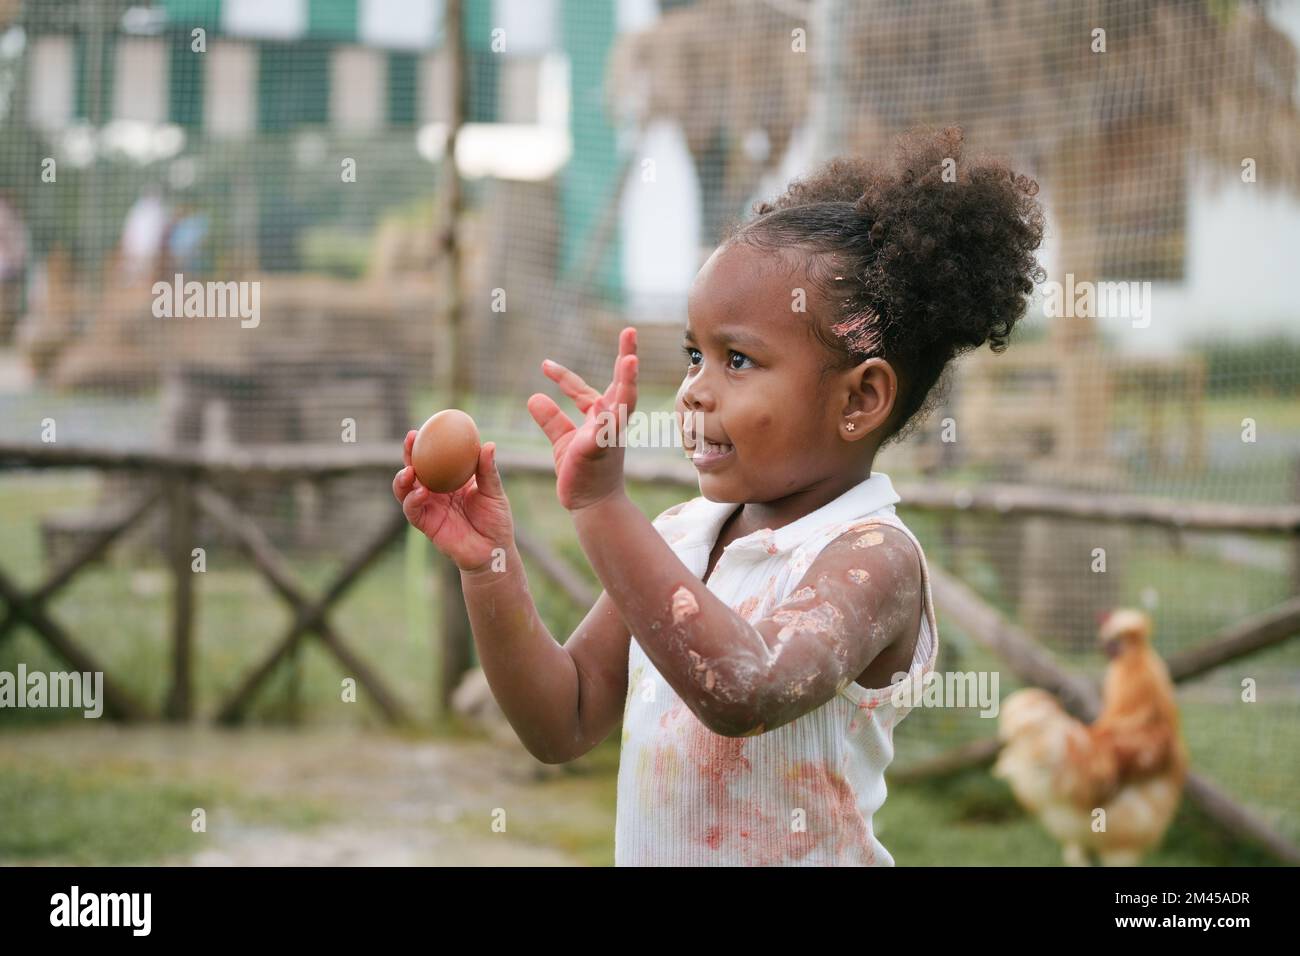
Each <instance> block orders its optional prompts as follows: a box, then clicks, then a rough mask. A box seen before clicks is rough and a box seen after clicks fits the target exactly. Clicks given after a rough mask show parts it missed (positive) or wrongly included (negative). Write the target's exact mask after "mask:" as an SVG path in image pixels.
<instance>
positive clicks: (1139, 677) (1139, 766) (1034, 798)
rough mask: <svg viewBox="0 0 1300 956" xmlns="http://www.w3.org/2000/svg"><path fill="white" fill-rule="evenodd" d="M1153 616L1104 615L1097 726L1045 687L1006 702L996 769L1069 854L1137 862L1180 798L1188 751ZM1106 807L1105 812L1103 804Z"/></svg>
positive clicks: (1077, 861) (1082, 862)
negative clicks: (1155, 644)
mask: <svg viewBox="0 0 1300 956" xmlns="http://www.w3.org/2000/svg"><path fill="white" fill-rule="evenodd" d="M1150 635H1151V619H1150V618H1149V617H1148V616H1147V615H1146V614H1144V613H1143V612H1141V611H1138V610H1132V609H1127V608H1121V609H1118V610H1115V611H1112V612H1111V613H1110V614H1108V615H1106V617H1105V618H1104V619H1103V620H1102V622H1101V627H1100V635H1099V636H1100V640H1101V643H1102V646H1103V647H1104V648H1105V650H1106V653H1107V655H1108V656H1109V657H1110V659H1111V661H1110V664H1109V666H1108V667H1107V669H1106V679H1105V684H1104V687H1103V691H1102V709H1101V714H1100V716H1099V717H1098V718H1097V720H1096V721H1095V722H1094V723H1092V724H1091V725H1088V724H1084V723H1081V722H1080V721H1078V720H1076V719H1075V718H1073V717H1071V716H1070V715H1069V714H1067V713H1066V712H1065V710H1064V709H1063V708H1062V707H1061V705H1060V704H1059V703H1058V702H1057V700H1056V698H1055V697H1053V696H1052V695H1051V694H1050V693H1048V692H1047V691H1045V690H1041V689H1039V688H1028V689H1025V690H1019V691H1016V692H1015V693H1013V694H1011V695H1010V696H1008V697H1007V699H1006V700H1004V701H1003V702H1002V709H1001V715H1000V717H999V719H998V739H999V740H1000V741H1001V742H1002V749H1001V751H1000V753H999V755H998V759H997V762H996V764H995V765H994V767H993V775H994V776H995V777H999V778H1001V779H1003V780H1006V781H1007V782H1008V784H1010V786H1011V791H1012V793H1014V794H1015V797H1016V799H1017V800H1019V801H1020V803H1021V805H1023V806H1024V807H1025V809H1027V810H1029V811H1030V812H1031V813H1033V814H1034V815H1035V816H1037V817H1038V819H1039V822H1041V823H1042V825H1043V827H1044V828H1045V829H1046V830H1047V831H1048V832H1049V833H1050V834H1051V835H1052V836H1053V837H1055V838H1056V839H1057V841H1059V842H1060V843H1061V846H1062V848H1063V853H1064V857H1065V862H1066V863H1067V864H1070V865H1073V866H1086V865H1088V864H1089V863H1090V862H1091V860H1090V857H1091V856H1094V855H1095V856H1096V857H1097V858H1098V859H1099V861H1100V862H1101V863H1102V864H1103V865H1106V866H1133V865H1136V864H1137V863H1138V862H1140V861H1141V859H1142V857H1143V856H1144V855H1145V854H1146V853H1147V852H1148V851H1150V850H1151V849H1153V848H1154V847H1155V846H1157V845H1158V844H1159V842H1160V840H1161V838H1162V837H1163V836H1164V833H1165V830H1166V829H1167V828H1168V826H1169V823H1170V821H1171V820H1172V819H1173V816H1174V813H1175V811H1176V810H1177V809H1178V803H1179V800H1180V799H1181V797H1182V792H1183V784H1184V781H1185V779H1186V775H1187V764H1188V755H1187V748H1186V746H1185V744H1184V742H1183V739H1182V735H1181V733H1180V730H1179V719H1178V706H1177V704H1176V702H1175V700H1174V686H1173V682H1172V681H1171V680H1170V679H1169V670H1168V668H1166V667H1165V663H1164V661H1163V660H1161V659H1160V656H1159V655H1158V654H1156V652H1155V651H1154V650H1153V649H1152V648H1151V646H1150V644H1149V643H1148V640H1149V638H1150ZM1098 809H1100V810H1104V811H1105V814H1104V817H1103V816H1102V815H1101V814H1097V813H1096V811H1097V810H1098Z"/></svg>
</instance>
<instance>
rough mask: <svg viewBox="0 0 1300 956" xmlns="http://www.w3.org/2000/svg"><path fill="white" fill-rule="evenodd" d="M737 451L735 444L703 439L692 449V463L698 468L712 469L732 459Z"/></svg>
mask: <svg viewBox="0 0 1300 956" xmlns="http://www.w3.org/2000/svg"><path fill="white" fill-rule="evenodd" d="M735 453H736V448H735V446H734V445H722V444H718V443H716V442H710V441H701V442H700V443H699V444H698V445H696V446H695V447H694V448H693V449H691V463H692V464H693V465H695V467H696V468H700V469H710V468H716V467H717V466H719V465H722V464H725V463H726V462H728V461H730V460H731V458H732V456H734V455H735Z"/></svg>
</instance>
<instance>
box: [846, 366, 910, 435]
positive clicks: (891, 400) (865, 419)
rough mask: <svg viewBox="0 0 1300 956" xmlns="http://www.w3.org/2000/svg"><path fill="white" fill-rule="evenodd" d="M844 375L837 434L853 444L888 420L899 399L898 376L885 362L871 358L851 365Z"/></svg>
mask: <svg viewBox="0 0 1300 956" xmlns="http://www.w3.org/2000/svg"><path fill="white" fill-rule="evenodd" d="M845 376H846V378H845V384H846V389H845V392H846V394H845V401H844V408H843V409H842V411H841V415H840V417H841V419H842V422H841V425H840V432H841V434H842V435H843V437H844V438H845V439H847V440H849V441H855V440H857V439H858V438H861V437H863V436H864V435H868V434H870V433H872V432H875V431H876V430H878V429H879V428H880V427H881V426H882V425H884V424H885V423H886V422H888V421H889V418H890V416H891V415H892V414H893V411H894V405H895V404H896V403H897V399H898V376H897V375H896V374H895V372H894V368H893V366H892V365H890V364H889V363H888V362H887V361H885V360H884V359H882V358H874V357H873V358H869V359H866V360H864V361H863V362H861V363H860V364H858V365H856V366H854V367H853V368H852V369H850V370H848V371H847V372H846V373H845ZM850 425H852V426H853V427H852V428H850V427H849V426H850Z"/></svg>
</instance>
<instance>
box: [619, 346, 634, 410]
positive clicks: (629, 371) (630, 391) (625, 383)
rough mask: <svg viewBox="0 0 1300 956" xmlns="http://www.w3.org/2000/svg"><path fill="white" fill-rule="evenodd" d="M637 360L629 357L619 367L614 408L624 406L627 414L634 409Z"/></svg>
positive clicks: (631, 356) (632, 356)
mask: <svg viewBox="0 0 1300 956" xmlns="http://www.w3.org/2000/svg"><path fill="white" fill-rule="evenodd" d="M637 364H638V359H637V357H636V356H635V355H629V356H627V357H626V358H624V359H623V361H622V364H621V365H620V366H619V377H618V379H617V382H618V392H617V397H616V399H615V407H618V406H619V405H626V406H627V410H628V414H631V413H632V412H633V411H634V410H635V409H636V372H637Z"/></svg>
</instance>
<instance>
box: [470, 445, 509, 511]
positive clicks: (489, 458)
mask: <svg viewBox="0 0 1300 956" xmlns="http://www.w3.org/2000/svg"><path fill="white" fill-rule="evenodd" d="M475 478H477V479H478V490H479V492H480V493H482V494H484V495H486V496H487V497H489V498H504V497H505V496H506V490H505V488H503V487H502V485H501V473H500V472H498V471H497V443H496V442H494V441H490V442H488V443H487V444H485V445H484V446H483V447H482V448H481V449H479V453H478V471H477V472H476V473H475Z"/></svg>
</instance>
